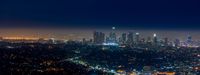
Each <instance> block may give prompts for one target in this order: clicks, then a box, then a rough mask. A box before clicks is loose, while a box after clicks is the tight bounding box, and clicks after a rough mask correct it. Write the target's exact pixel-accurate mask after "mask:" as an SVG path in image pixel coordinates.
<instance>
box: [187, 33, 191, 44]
mask: <svg viewBox="0 0 200 75" xmlns="http://www.w3.org/2000/svg"><path fill="white" fill-rule="evenodd" d="M187 42H188V43H191V42H192V36H191V35H188V37H187Z"/></svg>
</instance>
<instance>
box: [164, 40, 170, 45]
mask: <svg viewBox="0 0 200 75" xmlns="http://www.w3.org/2000/svg"><path fill="white" fill-rule="evenodd" d="M168 43H169V40H168V38H164V45H165V46H168Z"/></svg>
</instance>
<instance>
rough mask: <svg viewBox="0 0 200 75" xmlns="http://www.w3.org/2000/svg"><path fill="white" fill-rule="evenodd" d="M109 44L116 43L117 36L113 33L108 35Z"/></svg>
mask: <svg viewBox="0 0 200 75" xmlns="http://www.w3.org/2000/svg"><path fill="white" fill-rule="evenodd" d="M109 42H112V43H116V42H117V35H116V34H115V33H114V32H110V34H109Z"/></svg>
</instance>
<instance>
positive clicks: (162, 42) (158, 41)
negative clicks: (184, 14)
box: [93, 27, 200, 47]
mask: <svg viewBox="0 0 200 75" xmlns="http://www.w3.org/2000/svg"><path fill="white" fill-rule="evenodd" d="M93 44H97V45H130V46H133V45H141V44H146V45H154V46H184V47H199V46H200V41H194V40H192V36H191V35H189V36H188V37H187V39H186V40H185V41H180V39H175V40H173V41H171V40H169V38H167V37H165V38H158V36H157V34H156V33H154V34H153V35H152V37H151V36H149V37H147V38H143V37H141V35H140V33H138V32H136V33H134V32H128V33H122V34H121V35H120V36H119V35H117V33H116V32H115V27H113V28H112V31H111V32H110V33H109V34H108V35H106V34H105V33H103V32H97V31H94V33H93Z"/></svg>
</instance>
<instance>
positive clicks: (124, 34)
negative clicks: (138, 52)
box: [122, 33, 126, 44]
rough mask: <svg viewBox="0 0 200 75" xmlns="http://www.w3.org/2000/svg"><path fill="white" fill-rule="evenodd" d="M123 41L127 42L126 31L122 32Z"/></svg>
mask: <svg viewBox="0 0 200 75" xmlns="http://www.w3.org/2000/svg"><path fill="white" fill-rule="evenodd" d="M122 43H123V44H125V43H126V33H122Z"/></svg>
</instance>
